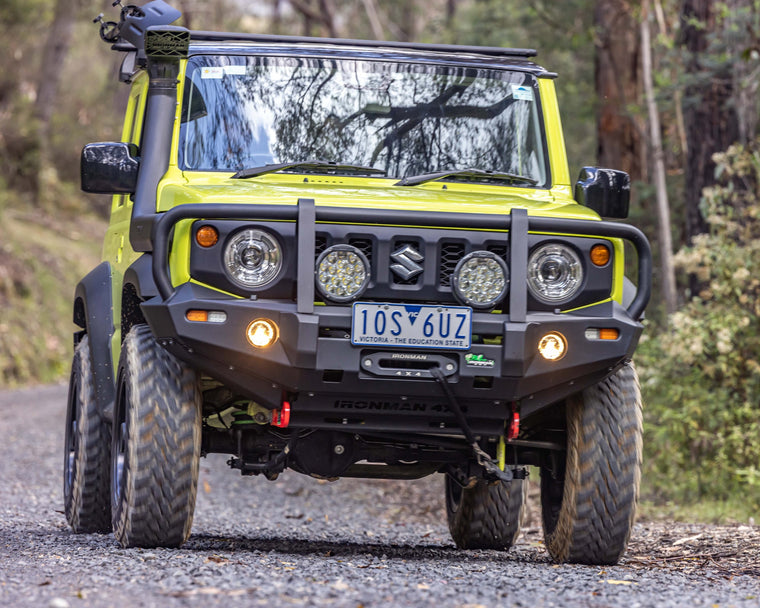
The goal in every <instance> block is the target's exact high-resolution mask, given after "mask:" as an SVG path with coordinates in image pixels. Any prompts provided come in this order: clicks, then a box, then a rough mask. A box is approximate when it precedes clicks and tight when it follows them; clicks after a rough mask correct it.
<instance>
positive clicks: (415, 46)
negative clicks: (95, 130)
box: [190, 31, 554, 77]
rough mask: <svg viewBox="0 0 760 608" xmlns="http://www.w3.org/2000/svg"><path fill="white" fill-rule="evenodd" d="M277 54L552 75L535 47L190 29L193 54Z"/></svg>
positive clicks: (191, 52) (191, 51)
mask: <svg viewBox="0 0 760 608" xmlns="http://www.w3.org/2000/svg"><path fill="white" fill-rule="evenodd" d="M231 52H240V53H246V52H248V53H267V52H268V53H272V52H274V53H277V54H284V55H292V54H295V53H297V54H299V55H301V54H303V55H312V56H325V55H329V56H332V57H336V56H337V57H341V56H343V57H357V56H359V57H366V58H373V59H383V58H384V59H394V60H407V61H425V62H430V63H456V64H463V63H464V64H469V65H477V66H480V67H500V68H508V69H514V70H519V71H524V72H530V73H533V74H535V75H536V76H544V77H553V76H554V74H552V73H550V72H547V71H546V70H545V69H544V68H543V67H541V66H540V65H538V64H536V63H534V62H533V61H529V58H531V57H535V56H536V51H535V50H534V49H518V48H502V47H489V46H461V45H453V44H424V43H418V42H395V41H384V40H351V39H344V38H309V37H304V36H279V35H271V34H238V33H228V32H205V31H191V32H190V54H194V53H195V54H197V53H222V54H227V53H231Z"/></svg>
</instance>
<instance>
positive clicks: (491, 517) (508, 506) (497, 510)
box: [446, 475, 528, 551]
mask: <svg viewBox="0 0 760 608" xmlns="http://www.w3.org/2000/svg"><path fill="white" fill-rule="evenodd" d="M527 491H528V483H527V481H526V480H522V479H515V480H513V481H511V482H509V483H503V482H501V481H499V482H496V483H494V484H489V483H488V482H485V481H482V480H480V481H478V482H477V484H475V486H474V487H472V488H462V487H460V486H459V485H458V484H457V483H456V482H455V481H454V480H453V479H451V478H450V477H449V476H448V475H447V476H446V518H447V519H448V522H449V531H450V532H451V537H452V538H453V539H454V542H455V543H456V545H457V547H459V548H460V549H496V550H499V551H507V550H509V548H510V547H511V546H512V545H513V544H514V542H515V540H517V536H518V535H519V534H520V524H521V522H522V519H523V516H524V513H525V499H526V495H527Z"/></svg>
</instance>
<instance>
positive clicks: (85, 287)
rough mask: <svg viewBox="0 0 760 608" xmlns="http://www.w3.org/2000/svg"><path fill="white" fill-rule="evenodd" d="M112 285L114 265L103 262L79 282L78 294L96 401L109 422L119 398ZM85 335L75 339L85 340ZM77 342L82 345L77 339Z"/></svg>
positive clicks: (77, 308) (77, 314)
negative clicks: (113, 344) (112, 348)
mask: <svg viewBox="0 0 760 608" xmlns="http://www.w3.org/2000/svg"><path fill="white" fill-rule="evenodd" d="M111 281H112V279H111V265H110V264H109V263H108V262H102V263H101V264H99V265H98V266H96V267H95V268H93V269H92V270H91V271H90V272H89V273H88V274H87V276H85V277H84V278H83V279H82V280H81V281H79V283H78V284H77V286H76V289H75V291H74V323H75V324H76V325H78V326H79V327H80V328H82V330H84V332H86V333H87V335H88V336H89V341H90V352H91V355H92V362H91V363H92V375H93V380H94V382H95V398H96V399H97V401H98V410H99V411H100V413H101V415H102V416H104V417H105V418H106V419H109V420H110V419H111V418H112V417H113V406H114V400H115V397H116V380H115V377H114V373H113V363H112V358H111V338H112V337H113V332H114V326H113V298H112V296H111ZM81 333H82V332H77V334H75V336H78V337H80V338H81ZM75 340H76V341H78V339H77V337H75Z"/></svg>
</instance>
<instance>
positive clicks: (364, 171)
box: [232, 160, 385, 179]
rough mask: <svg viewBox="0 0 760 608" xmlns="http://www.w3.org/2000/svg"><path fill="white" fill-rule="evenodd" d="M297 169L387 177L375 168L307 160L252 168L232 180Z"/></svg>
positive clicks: (239, 172) (308, 171)
mask: <svg viewBox="0 0 760 608" xmlns="http://www.w3.org/2000/svg"><path fill="white" fill-rule="evenodd" d="M291 169H297V170H300V171H302V172H304V173H320V174H326V175H339V174H344V175H347V174H356V175H385V171H383V170H382V169H375V168H374V167H363V166H362V165H343V164H341V163H334V162H331V161H326V160H305V161H301V162H296V163H277V164H269V165H262V166H261V167H251V168H250V169H243V170H241V171H238V172H237V173H235V175H233V176H232V179H247V178H249V177H258V176H259V175H266V174H267V173H277V172H278V171H289V170H291Z"/></svg>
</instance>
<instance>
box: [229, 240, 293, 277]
mask: <svg viewBox="0 0 760 608" xmlns="http://www.w3.org/2000/svg"><path fill="white" fill-rule="evenodd" d="M224 268H225V270H226V271H227V274H228V275H229V276H230V278H231V279H232V280H233V281H234V282H235V283H237V284H238V285H240V286H241V287H245V288H253V287H263V286H264V285H268V284H269V283H271V282H272V281H273V280H274V279H275V277H276V276H277V274H278V273H279V272H280V269H281V268H282V248H281V247H280V244H279V243H278V242H277V239H276V238H275V237H274V236H273V235H271V234H269V233H268V232H265V231H264V230H258V229H256V228H248V229H247V230H242V231H240V232H238V233H237V234H236V235H235V236H234V237H232V239H230V241H229V242H228V243H227V246H226V247H225V248H224Z"/></svg>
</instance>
